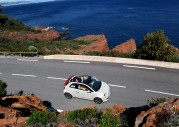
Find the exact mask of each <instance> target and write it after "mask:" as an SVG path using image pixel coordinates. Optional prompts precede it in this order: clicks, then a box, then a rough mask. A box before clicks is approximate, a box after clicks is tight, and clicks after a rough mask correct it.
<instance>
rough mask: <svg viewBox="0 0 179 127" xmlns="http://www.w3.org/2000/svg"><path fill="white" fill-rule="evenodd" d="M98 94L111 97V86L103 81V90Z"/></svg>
mask: <svg viewBox="0 0 179 127" xmlns="http://www.w3.org/2000/svg"><path fill="white" fill-rule="evenodd" d="M98 92H100V93H103V94H106V96H109V95H110V93H111V91H110V87H109V85H108V84H107V83H105V82H102V81H101V88H100V89H99V90H98Z"/></svg>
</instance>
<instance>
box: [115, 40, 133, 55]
mask: <svg viewBox="0 0 179 127" xmlns="http://www.w3.org/2000/svg"><path fill="white" fill-rule="evenodd" d="M112 51H117V52H121V53H133V52H135V51H136V42H135V40H134V39H130V40H128V41H126V42H124V43H122V44H120V45H117V46H116V47H114V48H113V49H112Z"/></svg>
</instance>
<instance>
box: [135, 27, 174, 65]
mask: <svg viewBox="0 0 179 127" xmlns="http://www.w3.org/2000/svg"><path fill="white" fill-rule="evenodd" d="M169 42H170V40H169V39H168V37H166V36H165V35H164V31H162V30H159V31H156V32H152V33H148V34H147V35H146V36H144V41H143V43H142V44H141V45H140V46H139V48H138V49H137V51H136V53H135V55H134V57H135V58H139V59H148V60H160V61H169V62H170V61H176V55H177V53H176V49H175V48H174V47H173V46H171V45H169Z"/></svg>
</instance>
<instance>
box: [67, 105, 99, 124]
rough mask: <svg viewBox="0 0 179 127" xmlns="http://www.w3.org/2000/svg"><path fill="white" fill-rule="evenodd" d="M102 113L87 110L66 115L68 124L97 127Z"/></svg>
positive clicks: (95, 110)
mask: <svg viewBox="0 0 179 127" xmlns="http://www.w3.org/2000/svg"><path fill="white" fill-rule="evenodd" d="M100 115H101V112H100V111H98V110H97V109H91V108H85V109H83V110H75V111H72V112H69V113H68V114H67V115H66V119H67V121H68V122H74V123H76V124H78V125H80V126H85V127H89V126H92V127H95V126H97V123H98V119H99V118H100Z"/></svg>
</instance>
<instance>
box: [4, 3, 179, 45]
mask: <svg viewBox="0 0 179 127" xmlns="http://www.w3.org/2000/svg"><path fill="white" fill-rule="evenodd" d="M36 2H38V0H36ZM19 4H20V3H19ZM3 13H6V14H8V15H10V16H12V17H13V18H16V19H18V20H21V21H22V22H23V23H24V24H26V25H29V26H50V27H52V28H53V29H55V30H58V31H65V32H69V36H70V37H71V38H72V39H73V38H76V37H80V36H84V35H90V34H105V36H106V38H107V39H108V41H109V47H110V48H112V47H114V46H116V45H118V44H121V43H123V42H125V41H126V40H128V39H130V38H134V39H135V40H136V43H137V45H139V44H140V43H141V42H142V41H143V37H144V35H146V34H147V33H148V32H153V31H156V30H159V29H162V30H164V31H165V33H166V36H168V38H169V39H170V40H171V42H170V43H171V44H172V45H174V46H176V47H179V1H178V0H170V1H165V0H150V1H144V0H56V1H49V2H48V0H46V1H42V0H40V1H39V3H32V2H31V1H30V3H29V4H22V5H13V6H6V7H4V8H3Z"/></svg>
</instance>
